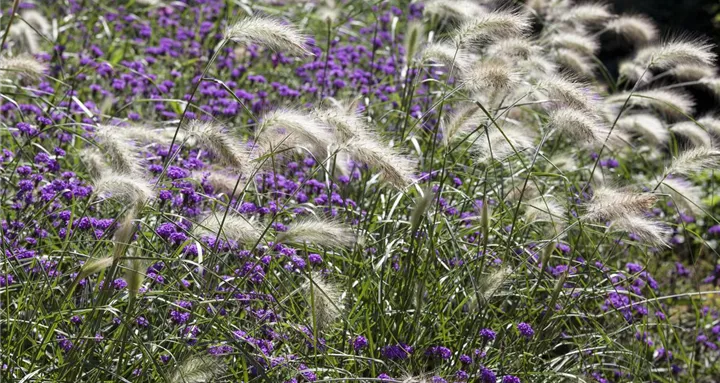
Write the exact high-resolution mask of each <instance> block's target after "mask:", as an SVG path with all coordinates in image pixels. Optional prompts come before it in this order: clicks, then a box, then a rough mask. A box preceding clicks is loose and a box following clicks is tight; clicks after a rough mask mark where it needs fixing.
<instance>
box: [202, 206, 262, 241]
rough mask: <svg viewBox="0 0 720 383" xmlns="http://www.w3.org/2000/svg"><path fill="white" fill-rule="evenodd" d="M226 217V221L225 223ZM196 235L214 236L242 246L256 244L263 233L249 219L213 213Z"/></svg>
mask: <svg viewBox="0 0 720 383" xmlns="http://www.w3.org/2000/svg"><path fill="white" fill-rule="evenodd" d="M223 217H224V221H223ZM193 233H194V234H196V235H207V234H210V235H214V236H217V235H218V233H219V236H220V238H227V239H232V240H234V241H237V242H238V243H242V244H249V245H252V244H255V243H257V242H258V241H259V240H260V236H261V235H262V232H261V231H260V229H258V228H257V227H256V226H255V225H254V224H252V223H250V222H249V221H248V220H247V218H245V217H243V216H240V215H237V214H233V213H228V214H227V215H225V214H224V213H213V214H210V215H209V216H207V217H206V218H205V219H203V220H202V222H200V223H199V224H198V225H197V227H196V228H195V229H194V230H193Z"/></svg>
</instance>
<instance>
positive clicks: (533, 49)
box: [485, 37, 540, 60]
mask: <svg viewBox="0 0 720 383" xmlns="http://www.w3.org/2000/svg"><path fill="white" fill-rule="evenodd" d="M539 51H540V48H539V47H538V46H537V45H536V44H534V43H533V42H532V41H530V40H528V39H526V38H522V37H511V38H507V39H502V40H498V41H495V42H494V43H492V44H490V45H489V46H488V47H487V49H486V50H485V52H486V54H487V55H488V56H489V57H500V56H505V57H510V58H519V59H522V60H528V59H529V58H530V57H531V56H533V55H537V54H538V53H539Z"/></svg>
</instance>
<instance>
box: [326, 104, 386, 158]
mask: <svg viewBox="0 0 720 383" xmlns="http://www.w3.org/2000/svg"><path fill="white" fill-rule="evenodd" d="M313 115H314V117H315V118H317V119H318V120H320V121H322V122H323V123H324V124H325V125H326V126H327V127H329V128H332V130H333V131H334V133H335V134H334V135H335V138H334V141H335V145H337V146H340V147H345V146H347V145H350V144H352V142H353V141H354V140H359V139H365V138H366V137H367V136H368V135H371V134H373V132H372V128H371V127H370V125H369V123H368V122H367V118H365V117H364V116H362V115H361V114H360V113H358V112H357V109H356V108H354V107H351V108H347V107H346V106H345V105H343V104H341V105H332V106H330V107H326V108H318V109H315V110H314V111H313Z"/></svg>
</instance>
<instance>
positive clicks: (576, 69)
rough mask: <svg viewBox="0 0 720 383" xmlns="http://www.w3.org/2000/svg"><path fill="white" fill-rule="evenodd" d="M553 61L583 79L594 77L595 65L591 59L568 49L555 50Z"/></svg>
mask: <svg viewBox="0 0 720 383" xmlns="http://www.w3.org/2000/svg"><path fill="white" fill-rule="evenodd" d="M553 57H554V59H555V61H556V62H557V63H558V64H560V65H561V66H563V67H565V68H566V69H567V70H569V71H571V72H572V73H574V74H575V75H577V76H580V77H583V78H592V77H594V71H595V67H596V64H595V62H594V61H593V60H592V58H591V57H588V56H585V55H583V54H580V53H578V52H576V51H573V50H570V49H556V50H555V51H554V52H553Z"/></svg>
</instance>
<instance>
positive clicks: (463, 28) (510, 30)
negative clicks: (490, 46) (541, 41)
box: [453, 11, 530, 48]
mask: <svg viewBox="0 0 720 383" xmlns="http://www.w3.org/2000/svg"><path fill="white" fill-rule="evenodd" d="M529 29H530V19H529V17H528V16H527V15H525V14H521V13H520V12H519V11H498V12H493V13H488V14H485V15H482V16H479V17H476V18H474V19H472V20H468V21H466V22H464V23H463V24H461V25H460V26H459V27H458V28H457V29H456V30H455V31H454V33H453V41H454V42H455V45H456V46H458V47H467V48H478V47H481V46H482V45H485V44H487V43H488V42H492V41H495V40H500V39H507V38H511V37H518V36H522V35H523V34H524V33H525V32H527V31H528V30H529Z"/></svg>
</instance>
